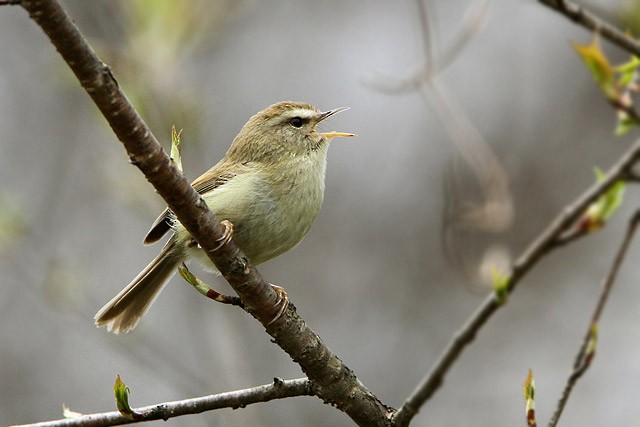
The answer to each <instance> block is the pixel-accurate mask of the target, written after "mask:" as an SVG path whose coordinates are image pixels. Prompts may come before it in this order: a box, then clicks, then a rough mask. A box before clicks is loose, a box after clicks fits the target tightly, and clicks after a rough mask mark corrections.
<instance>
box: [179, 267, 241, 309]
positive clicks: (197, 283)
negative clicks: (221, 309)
mask: <svg viewBox="0 0 640 427" xmlns="http://www.w3.org/2000/svg"><path fill="white" fill-rule="evenodd" d="M178 272H179V273H180V276H182V278H183V279H184V280H185V281H186V282H187V283H188V284H190V285H191V286H193V287H194V288H195V289H196V291H198V292H200V293H201V294H202V295H204V296H206V297H207V298H211V299H212V300H214V301H216V302H220V303H222V304H231V305H237V306H238V307H241V308H244V304H243V303H242V300H241V299H240V297H238V296H235V295H224V294H221V293H220V292H218V291H216V290H214V289H211V288H210V287H209V285H207V284H206V283H204V282H203V281H202V280H200V279H198V278H197V277H196V276H195V275H194V274H193V273H192V272H190V271H189V269H188V268H187V265H186V264H185V263H182V266H181V267H178Z"/></svg>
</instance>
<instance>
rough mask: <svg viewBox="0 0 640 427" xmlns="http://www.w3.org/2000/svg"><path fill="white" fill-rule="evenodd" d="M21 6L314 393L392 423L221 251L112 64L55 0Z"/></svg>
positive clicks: (218, 230)
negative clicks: (84, 35)
mask: <svg viewBox="0 0 640 427" xmlns="http://www.w3.org/2000/svg"><path fill="white" fill-rule="evenodd" d="M21 4H22V6H23V7H24V8H25V9H26V10H27V11H28V12H29V15H30V16H31V18H32V19H33V20H34V21H35V22H36V23H37V24H38V25H39V26H40V27H41V28H42V30H43V31H44V32H45V33H46V34H47V36H48V37H49V39H50V40H51V42H52V43H53V44H54V45H55V47H56V49H57V50H58V52H59V53H60V54H61V55H62V57H63V59H64V60H65V61H66V62H67V64H68V65H69V67H70V68H71V70H72V71H73V72H74V74H75V75H76V77H77V78H78V80H79V81H80V83H81V84H82V86H83V87H84V88H85V90H86V91H87V93H88V94H89V95H90V96H91V98H92V99H93V101H94V102H95V104H96V105H97V106H98V108H99V109H100V111H101V112H102V114H103V115H104V117H105V119H106V120H107V121H108V123H109V125H110V126H111V128H112V129H113V131H114V132H115V134H116V136H117V137H118V139H119V140H120V141H121V142H122V143H123V145H124V147H125V149H126V150H127V153H128V155H129V158H130V160H131V163H133V164H134V165H136V166H137V167H138V168H139V169H140V170H141V171H142V172H143V173H144V175H145V177H146V178H147V179H148V180H149V181H150V182H151V184H153V186H154V187H155V189H156V190H157V192H158V193H159V194H160V195H161V196H162V198H163V199H164V200H165V202H166V203H167V205H168V206H169V208H170V209H171V210H172V211H173V212H174V213H175V214H176V216H177V217H178V220H179V221H180V222H181V223H182V224H183V225H184V226H185V228H186V229H187V230H188V231H189V232H190V233H191V235H192V236H193V237H194V238H195V239H196V240H197V241H198V243H199V244H200V246H201V247H202V248H203V249H204V250H205V252H206V253H207V254H208V256H209V258H210V259H211V260H212V261H213V262H214V264H215V265H216V267H217V268H218V270H219V271H220V272H221V273H222V274H223V275H224V277H225V278H226V279H227V281H228V282H229V284H230V285H231V286H232V288H233V289H234V290H235V291H236V293H237V294H238V295H239V296H240V297H241V299H242V301H243V303H244V304H245V307H246V308H247V311H248V312H249V313H251V315H252V316H254V317H255V318H256V319H257V320H259V321H260V322H261V323H262V324H263V325H264V327H265V329H266V331H267V333H269V334H270V335H271V336H272V337H273V338H274V342H275V343H276V344H278V345H279V346H280V347H281V348H282V349H283V350H284V351H286V352H287V353H288V354H289V355H290V356H291V357H292V359H293V360H294V361H295V362H296V363H298V364H299V365H300V367H301V368H302V370H303V371H304V373H305V374H306V375H307V376H308V378H309V380H310V381H311V385H312V388H313V391H314V393H315V394H316V395H317V396H318V397H320V398H321V399H322V400H323V401H324V402H325V403H330V404H333V405H335V406H336V407H338V408H339V409H340V410H342V411H344V412H345V413H347V414H348V415H349V416H350V417H351V418H352V419H353V420H354V421H355V422H356V423H357V424H359V425H367V426H370V425H388V424H389V423H390V421H389V419H388V417H387V413H388V408H387V407H386V406H385V405H383V404H382V403H381V402H380V401H379V400H378V399H377V398H376V397H375V396H374V395H373V394H372V393H370V392H369V391H368V390H367V389H366V388H365V387H364V385H363V384H362V383H361V382H360V381H359V380H358V378H357V377H356V376H355V374H354V373H353V372H352V371H351V370H350V369H349V368H348V367H347V366H346V365H345V364H344V363H343V362H342V361H341V360H340V359H339V358H338V357H337V356H336V355H335V354H334V353H333V352H331V350H330V349H329V348H328V347H327V346H326V345H325V344H324V343H323V342H322V340H321V339H320V337H318V335H316V334H315V333H314V332H313V331H312V330H311V329H310V328H309V327H308V326H307V325H306V323H305V322H304V321H303V320H302V319H301V318H300V317H299V316H298V315H297V313H296V312H295V309H294V308H293V304H290V305H289V308H288V309H287V311H286V313H285V315H283V316H281V317H280V318H279V319H278V320H277V321H276V322H273V323H270V322H271V320H272V319H273V318H274V317H275V315H276V314H277V312H278V310H279V307H278V306H277V305H276V301H277V299H278V296H277V294H276V292H275V291H273V289H272V287H271V286H270V285H269V284H268V283H267V282H266V281H265V280H264V278H263V277H262V275H261V274H260V273H259V272H258V270H257V269H256V268H255V267H253V266H252V265H251V264H250V262H249V260H248V259H247V257H246V256H245V255H244V254H243V253H242V251H240V249H239V248H238V247H237V246H236V245H235V244H234V243H233V241H230V242H229V243H227V244H225V245H224V246H222V247H221V248H220V249H219V250H215V249H216V247H217V245H218V242H219V241H220V239H221V237H222V236H223V232H224V229H223V227H222V226H221V225H220V224H219V222H218V221H217V220H216V218H215V217H214V216H213V214H212V213H211V212H210V211H209V210H208V208H207V205H206V203H205V202H204V200H203V199H202V198H201V197H200V196H199V195H198V193H196V191H195V190H194V189H193V188H192V187H191V185H190V184H189V182H188V181H187V180H186V179H185V178H184V176H183V175H182V173H181V172H180V171H179V170H178V168H177V167H176V166H175V164H174V163H173V162H172V161H171V159H170V158H169V156H168V155H167V154H166V153H165V151H164V150H163V149H162V147H161V146H160V144H159V143H158V141H157V140H156V138H155V137H154V136H153V134H152V133H151V131H150V130H149V128H148V127H147V126H146V124H145V123H144V122H143V121H142V119H141V118H140V116H139V115H138V114H137V112H136V111H135V109H134V108H133V106H132V105H131V104H130V103H129V101H128V100H127V98H126V97H125V95H124V94H123V92H122V91H121V90H120V88H119V86H118V84H117V82H116V80H115V79H114V77H113V75H112V73H111V70H110V69H109V67H108V66H107V65H106V64H104V63H103V62H102V61H101V60H100V59H99V58H98V57H97V55H96V54H95V52H94V51H93V50H92V48H91V47H90V46H89V44H88V43H87V41H86V40H85V39H84V37H83V36H82V34H81V33H80V31H79V30H78V28H77V27H76V26H75V24H74V23H73V21H72V20H71V19H70V18H69V17H68V16H67V14H66V13H65V11H64V10H63V9H62V8H61V7H60V5H59V4H58V3H57V2H56V1H55V0H41V1H35V0H31V1H28V0H23V1H22V3H21Z"/></svg>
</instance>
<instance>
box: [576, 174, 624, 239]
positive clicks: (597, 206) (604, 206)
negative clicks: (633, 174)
mask: <svg viewBox="0 0 640 427" xmlns="http://www.w3.org/2000/svg"><path fill="white" fill-rule="evenodd" d="M594 173H595V175H596V181H597V182H602V180H604V178H605V175H604V173H603V172H602V171H601V170H600V169H598V168H594ZM624 190H625V182H624V181H618V182H616V183H615V184H613V185H612V186H611V188H609V189H608V190H607V191H606V192H605V193H604V194H603V195H602V196H600V197H599V198H598V200H596V201H595V202H593V203H592V204H591V205H590V206H589V208H588V209H587V211H586V212H585V214H584V216H583V219H582V220H581V221H580V223H581V225H582V227H583V228H584V229H586V231H597V230H599V229H601V228H602V227H604V225H605V224H606V223H607V221H608V220H609V218H611V216H612V215H613V214H614V213H615V211H617V210H618V208H619V207H620V205H621V204H622V200H623V197H624Z"/></svg>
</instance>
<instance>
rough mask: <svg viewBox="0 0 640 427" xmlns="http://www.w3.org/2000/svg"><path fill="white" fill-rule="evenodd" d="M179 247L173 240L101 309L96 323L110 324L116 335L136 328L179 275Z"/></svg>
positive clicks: (111, 330) (108, 327)
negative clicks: (166, 286) (172, 278)
mask: <svg viewBox="0 0 640 427" xmlns="http://www.w3.org/2000/svg"><path fill="white" fill-rule="evenodd" d="M175 248H176V243H175V242H174V240H173V239H172V240H169V242H168V243H167V244H166V245H165V247H164V248H163V249H162V252H160V255H158V256H157V257H155V259H154V260H153V261H151V262H150V263H149V265H148V266H147V267H146V268H145V269H144V270H142V271H141V272H140V274H138V275H137V276H136V278H135V279H133V280H132V281H131V283H129V284H128V285H127V287H126V288H124V289H123V290H122V291H120V293H118V295H116V296H115V297H113V299H112V300H111V301H109V302H108V303H107V304H105V306H104V307H102V308H101V309H100V311H98V313H97V314H96V315H95V317H94V319H95V323H96V326H106V327H107V330H108V331H109V332H113V333H115V334H120V333H127V332H129V331H131V330H133V328H135V327H136V325H137V324H138V322H139V321H140V319H141V318H142V316H143V315H144V314H145V313H146V312H147V310H148V309H149V307H150V306H151V304H153V302H154V301H155V299H156V297H157V296H158V294H159V293H160V291H161V290H162V288H163V287H164V285H166V284H167V282H168V281H169V279H171V277H172V276H173V275H174V274H175V272H176V268H177V266H178V263H180V261H181V259H182V257H181V256H180V254H178V253H176V250H175Z"/></svg>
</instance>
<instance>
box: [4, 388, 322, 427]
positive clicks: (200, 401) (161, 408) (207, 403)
mask: <svg viewBox="0 0 640 427" xmlns="http://www.w3.org/2000/svg"><path fill="white" fill-rule="evenodd" d="M313 394H314V393H313V390H312V387H311V383H310V382H309V380H308V379H307V378H298V379H295V380H282V379H280V378H275V379H274V381H273V383H271V384H265V385H261V386H258V387H252V388H248V389H244V390H236V391H230V392H226V393H220V394H213V395H211V396H203V397H196V398H193V399H185V400H178V401H174V402H165V403H158V404H155V405H151V406H145V407H142V408H138V409H135V412H136V414H139V416H140V417H142V418H141V419H140V420H137V421H134V420H130V419H128V418H125V417H124V416H123V415H122V414H120V412H118V411H114V412H104V413H101V414H91V415H81V416H79V417H75V418H65V419H61V420H55V421H45V422H42V423H35V424H21V425H20V426H14V427H63V426H64V427H71V426H73V427H106V426H117V425H123V424H131V423H134V422H139V421H152V420H164V421H166V420H168V419H169V418H174V417H179V416H182V415H193V414H199V413H201V412H205V411H212V410H214V409H222V408H233V409H237V408H244V407H246V406H248V405H251V404H254V403H260V402H268V401H270V400H274V399H284V398H287V397H296V396H313Z"/></svg>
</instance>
